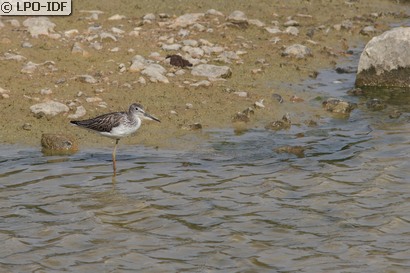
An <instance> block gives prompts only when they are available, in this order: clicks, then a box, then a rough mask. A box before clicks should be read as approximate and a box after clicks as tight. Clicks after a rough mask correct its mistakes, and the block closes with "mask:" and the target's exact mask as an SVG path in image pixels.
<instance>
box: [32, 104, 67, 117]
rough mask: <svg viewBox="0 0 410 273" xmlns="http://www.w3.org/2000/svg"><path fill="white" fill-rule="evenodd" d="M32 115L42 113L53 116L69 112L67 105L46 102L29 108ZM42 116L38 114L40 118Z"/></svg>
mask: <svg viewBox="0 0 410 273" xmlns="http://www.w3.org/2000/svg"><path fill="white" fill-rule="evenodd" d="M30 110H31V112H32V113H33V114H35V115H37V114H40V113H43V114H44V115H49V116H55V115H58V114H60V113H65V112H68V111H69V110H70V108H68V106H67V105H65V104H63V103H61V102H57V101H53V100H50V101H47V102H42V103H38V104H34V105H32V106H30ZM41 115H42V114H40V116H41Z"/></svg>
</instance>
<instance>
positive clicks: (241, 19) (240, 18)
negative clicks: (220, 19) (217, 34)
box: [226, 10, 249, 27]
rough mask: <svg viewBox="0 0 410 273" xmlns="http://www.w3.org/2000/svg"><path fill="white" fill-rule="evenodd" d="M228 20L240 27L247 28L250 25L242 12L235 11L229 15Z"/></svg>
mask: <svg viewBox="0 0 410 273" xmlns="http://www.w3.org/2000/svg"><path fill="white" fill-rule="evenodd" d="M226 20H227V21H228V22H230V23H233V24H235V25H239V26H240V27H247V26H248V24H249V23H248V18H246V15H245V13H244V12H242V11H240V10H235V11H234V12H232V13H231V14H229V16H228V17H227V18H226Z"/></svg>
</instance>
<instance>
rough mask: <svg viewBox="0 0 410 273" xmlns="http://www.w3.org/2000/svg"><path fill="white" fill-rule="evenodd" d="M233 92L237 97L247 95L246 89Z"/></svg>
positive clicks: (245, 96)
mask: <svg viewBox="0 0 410 273" xmlns="http://www.w3.org/2000/svg"><path fill="white" fill-rule="evenodd" d="M233 94H235V95H237V96H238V97H241V98H247V97H248V92H246V91H235V92H233Z"/></svg>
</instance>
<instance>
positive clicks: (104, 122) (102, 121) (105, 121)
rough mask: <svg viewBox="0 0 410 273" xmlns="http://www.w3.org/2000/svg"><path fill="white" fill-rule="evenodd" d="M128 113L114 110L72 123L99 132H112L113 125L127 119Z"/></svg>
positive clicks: (117, 124) (115, 125)
mask: <svg viewBox="0 0 410 273" xmlns="http://www.w3.org/2000/svg"><path fill="white" fill-rule="evenodd" d="M127 115H128V113H127V112H114V113H108V114H104V115H101V116H98V117H95V118H91V119H86V120H73V121H71V123H72V124H75V125H78V126H80V127H83V128H86V129H90V130H94V131H97V132H111V130H112V128H113V127H117V126H119V125H120V124H121V123H124V122H125V121H126V120H127Z"/></svg>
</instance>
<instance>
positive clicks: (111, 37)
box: [100, 31, 117, 42]
mask: <svg viewBox="0 0 410 273" xmlns="http://www.w3.org/2000/svg"><path fill="white" fill-rule="evenodd" d="M100 39H101V41H103V40H112V41H114V42H116V41H117V38H115V36H114V35H113V34H111V33H109V32H105V31H104V32H101V33H100Z"/></svg>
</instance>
